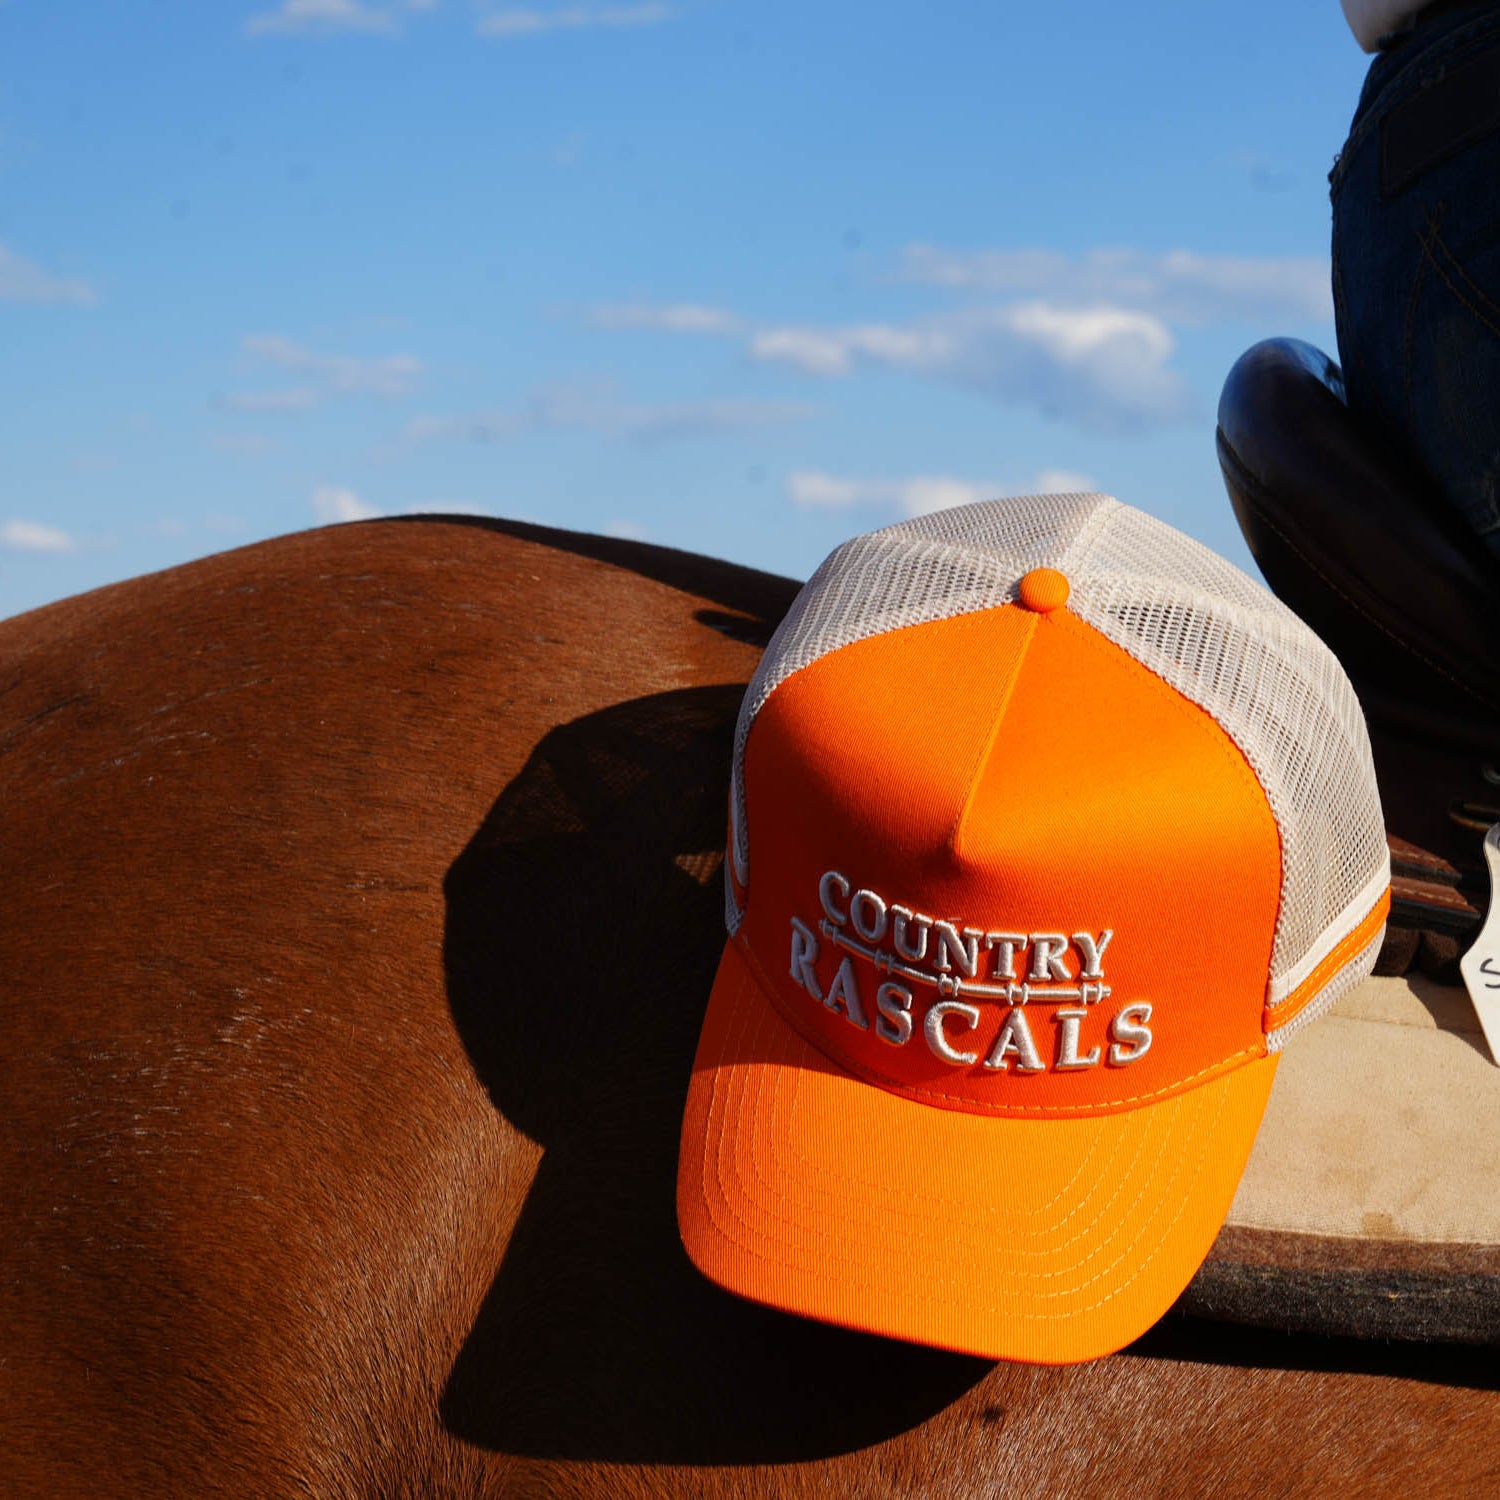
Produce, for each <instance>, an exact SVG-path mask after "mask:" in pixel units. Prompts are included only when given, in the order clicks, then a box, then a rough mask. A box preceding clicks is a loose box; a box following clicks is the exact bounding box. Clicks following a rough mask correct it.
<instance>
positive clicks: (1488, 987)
mask: <svg viewBox="0 0 1500 1500" xmlns="http://www.w3.org/2000/svg"><path fill="white" fill-rule="evenodd" d="M1484 857H1485V860H1486V861H1487V862H1488V864H1489V867H1490V909H1489V911H1488V912H1487V913H1486V914H1485V918H1484V926H1483V927H1481V928H1480V929H1479V936H1478V937H1477V938H1475V939H1474V946H1473V947H1472V948H1470V949H1469V951H1468V952H1467V953H1465V954H1464V956H1463V957H1462V958H1461V959H1460V960H1459V961H1458V968H1459V972H1460V973H1461V974H1462V975H1463V976H1464V988H1465V989H1467V990H1468V992H1469V999H1470V1000H1472V1001H1473V1002H1474V1010H1475V1012H1476V1014H1477V1015H1478V1016H1479V1024H1480V1025H1481V1026H1482V1027H1484V1039H1485V1041H1486V1042H1488V1043H1489V1048H1490V1058H1491V1059H1492V1060H1493V1061H1494V1062H1496V1063H1500V899H1497V898H1500V823H1495V824H1493V825H1492V826H1491V828H1490V831H1489V832H1488V833H1487V834H1485V836H1484Z"/></svg>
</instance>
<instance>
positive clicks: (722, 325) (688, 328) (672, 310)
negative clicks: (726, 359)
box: [589, 302, 744, 333]
mask: <svg viewBox="0 0 1500 1500" xmlns="http://www.w3.org/2000/svg"><path fill="white" fill-rule="evenodd" d="M589 321H590V322H591V323H592V324H593V325H594V327H595V328H655V329H660V330H661V331H662V332H664V333H735V332H737V331H738V330H739V329H740V328H742V327H743V326H744V324H743V321H742V320H741V319H740V318H738V317H736V316H735V314H734V313H732V312H728V311H726V310H725V309H724V308H722V307H705V306H703V305H702V304H701V303H697V302H672V303H667V304H665V305H654V304H651V303H645V302H624V303H616V304H610V305H606V306H603V307H595V308H592V309H591V310H590V312H589Z"/></svg>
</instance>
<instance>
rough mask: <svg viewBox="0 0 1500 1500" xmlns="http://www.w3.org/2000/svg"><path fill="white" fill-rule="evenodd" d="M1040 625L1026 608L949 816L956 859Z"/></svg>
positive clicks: (950, 835)
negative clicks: (1005, 674)
mask: <svg viewBox="0 0 1500 1500" xmlns="http://www.w3.org/2000/svg"><path fill="white" fill-rule="evenodd" d="M1001 608H1015V606H1014V605H1009V606H1007V605H1002V606H1001ZM1040 624H1041V616H1040V615H1036V614H1032V613H1030V612H1029V611H1028V614H1027V619H1026V634H1025V637H1024V639H1023V640H1022V641H1021V643H1020V646H1019V647H1018V649H1017V651H1016V656H1015V664H1014V666H1013V667H1012V668H1011V672H1010V676H1009V678H1008V679H1007V680H1006V683H1005V689H1004V691H1003V692H1002V693H1001V695H1000V702H999V703H998V704H997V705H996V708H995V712H994V714H993V716H992V721H991V723H990V730H989V733H988V734H987V735H986V736H985V741H984V744H983V745H982V746H981V747H980V750H979V755H978V758H977V759H976V760H975V762H974V768H973V769H972V770H971V771H970V772H969V775H968V778H967V780H966V782H965V786H966V787H967V790H966V791H965V793H964V800H963V802H962V803H961V804H960V805H959V809H958V812H957V814H956V815H955V817H954V819H953V826H952V827H951V828H950V829H949V830H948V848H949V849H950V850H951V851H952V852H953V854H954V855H955V856H956V857H957V858H959V859H962V858H963V854H962V850H961V848H960V845H961V844H962V842H963V833H964V824H965V823H966V822H967V821H968V817H969V814H970V812H972V811H973V808H974V798H975V796H976V795H977V794H978V791H979V783H980V782H981V781H982V780H983V779H984V769H985V767H986V766H987V765H988V764H989V761H990V756H991V755H992V754H994V750H995V741H996V740H997V739H999V737H1000V729H1001V726H1002V725H1003V724H1004V723H1005V716H1006V714H1007V713H1008V712H1009V711H1010V705H1011V700H1012V699H1013V698H1014V697H1015V695H1016V685H1017V683H1019V682H1020V680H1021V673H1022V671H1023V670H1024V669H1025V666H1026V657H1027V654H1028V652H1029V651H1030V649H1031V643H1032V641H1034V640H1035V639H1036V632H1037V627H1038V626H1039V625H1040Z"/></svg>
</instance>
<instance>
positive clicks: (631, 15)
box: [475, 3, 672, 41]
mask: <svg viewBox="0 0 1500 1500" xmlns="http://www.w3.org/2000/svg"><path fill="white" fill-rule="evenodd" d="M671 17H672V8H671V6H669V5H661V4H655V3H650V4H644V5H568V6H563V7H562V8H560V9H553V10H533V9H529V8H528V9H513V10H496V11H491V12H490V14H489V15H487V16H483V17H481V19H480V21H479V24H478V26H477V27H476V28H475V30H476V31H477V32H478V33H479V35H480V36H485V37H494V38H496V39H498V40H501V41H508V40H512V39H514V38H516V37H526V36H540V35H541V34H542V33H543V32H547V31H587V30H594V29H596V28H604V29H608V30H614V31H620V30H625V29H629V28H634V27H638V26H656V25H659V24H660V23H661V22H662V21H667V20H670V19H671Z"/></svg>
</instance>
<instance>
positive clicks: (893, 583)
mask: <svg viewBox="0 0 1500 1500" xmlns="http://www.w3.org/2000/svg"><path fill="white" fill-rule="evenodd" d="M1037 567H1051V568H1057V569H1058V570H1059V571H1061V572H1063V573H1064V574H1066V575H1067V577H1068V580H1069V583H1070V585H1071V594H1070V596H1069V600H1068V607H1069V608H1070V609H1071V610H1073V612H1074V613H1075V614H1076V615H1078V617H1079V618H1080V619H1082V620H1084V621H1086V622H1087V623H1088V624H1090V625H1092V626H1093V627H1094V628H1095V629H1097V630H1098V631H1099V632H1100V634H1101V635H1103V636H1105V637H1106V638H1107V639H1109V640H1110V641H1113V642H1114V643H1115V644H1116V645H1117V646H1119V647H1120V648H1121V649H1122V650H1124V651H1126V652H1128V653H1129V654H1130V655H1131V656H1133V657H1134V658H1135V659H1136V660H1137V661H1139V662H1141V663H1142V665H1144V666H1146V667H1147V668H1149V669H1150V670H1151V671H1153V672H1155V673H1156V674H1157V675H1158V676H1159V677H1161V678H1162V679H1163V680H1164V681H1166V682H1167V683H1169V684H1170V685H1171V686H1172V687H1174V688H1176V689H1177V691H1178V692H1180V693H1182V694H1183V696H1184V697H1186V698H1188V699H1189V700H1191V701H1192V702H1193V703H1196V704H1197V705H1199V707H1201V708H1202V709H1204V710H1205V711H1206V712H1207V713H1209V714H1210V715H1211V716H1212V717H1213V718H1214V719H1215V720H1217V721H1218V723H1219V724H1220V725H1221V726H1222V727H1223V729H1224V731H1225V732H1226V733H1227V734H1228V735H1229V737H1230V738H1231V739H1232V740H1234V742H1235V743H1236V744H1237V745H1238V746H1239V748H1240V750H1241V751H1242V752H1243V753H1244V756H1245V759H1246V760H1247V762H1248V763H1249V765H1250V767H1251V769H1252V770H1253V771H1254V773H1255V775H1256V777H1257V778H1258V780H1259V782H1260V784H1261V787H1262V788H1263V790H1264V791H1265V795H1266V800H1267V802H1268V803H1269V805H1270V808H1271V811H1272V814H1273V816H1274V817H1275V819H1276V823H1277V826H1278V829H1279V831H1280V835H1281V861H1282V887H1281V889H1282V897H1281V907H1280V911H1279V913H1278V917H1277V925H1276V935H1275V939H1274V943H1273V947H1272V956H1271V972H1270V975H1269V982H1268V994H1270V995H1273V996H1277V997H1279V996H1280V995H1282V994H1284V993H1285V992H1286V991H1287V990H1289V989H1290V988H1291V987H1292V985H1293V984H1294V983H1295V982H1296V981H1297V980H1298V979H1299V978H1300V977H1304V976H1305V975H1306V974H1307V973H1309V972H1310V971H1311V970H1312V968H1313V967H1314V966H1315V965H1316V964H1317V962H1319V961H1320V960H1321V958H1322V957H1323V956H1324V955H1326V954H1327V953H1328V952H1329V951H1330V950H1331V949H1332V948H1333V947H1334V946H1335V945H1336V944H1337V942H1338V941H1339V940H1340V939H1341V938H1342V937H1344V936H1345V935H1346V933H1347V932H1348V931H1350V930H1352V928H1353V927H1354V926H1355V925H1356V924H1357V923H1358V922H1359V921H1360V920H1361V919H1362V918H1364V917H1365V916H1366V915H1367V913H1368V911H1369V909H1370V907H1371V905H1373V902H1374V899H1375V898H1376V897H1377V896H1378V894H1379V891H1380V889H1381V882H1382V880H1383V878H1385V877H1386V876H1387V875H1388V872H1389V859H1388V854H1387V846H1386V841H1385V829H1384V823H1383V819H1382V816H1381V811H1380V804H1379V799H1378V795H1377V793H1376V789H1375V779H1374V768H1373V765H1372V762H1371V758H1370V746H1369V739H1368V736H1367V734H1366V731H1365V724H1364V718H1363V715H1362V714H1361V712H1360V708H1359V704H1358V701H1357V699H1356V698H1355V696H1354V691H1353V689H1352V688H1351V687H1350V685H1349V681H1348V678H1347V677H1346V676H1345V675H1344V672H1343V669H1342V668H1341V667H1340V666H1339V664H1338V662H1337V660H1336V659H1335V658H1334V656H1333V654H1332V653H1331V652H1330V651H1329V650H1328V648H1327V647H1326V646H1324V645H1323V643H1322V642H1321V641H1320V640H1319V639H1318V638H1317V637H1316V636H1315V635H1314V634H1313V633H1312V632H1311V631H1310V630H1309V629H1308V628H1307V627H1306V626H1305V625H1304V624H1303V623H1302V622H1301V621H1300V620H1299V619H1298V618H1297V617H1296V616H1295V615H1294V614H1293V613H1292V612H1291V611H1290V610H1289V609H1287V608H1286V606H1285V605H1283V604H1282V603H1281V602H1280V601H1279V600H1278V599H1276V598H1275V597H1274V596H1273V595H1272V594H1271V593H1269V592H1268V591H1267V590H1266V589H1265V588H1263V587H1262V586H1261V585H1259V584H1258V583H1256V582H1254V581H1253V580H1252V579H1250V578H1248V577H1247V576H1246V575H1245V574H1244V573H1242V572H1241V571H1240V570H1239V569H1238V568H1236V567H1234V566H1233V565H1232V564H1231V563H1228V562H1226V561H1225V560H1224V559H1223V558H1221V557H1219V556H1217V555H1216V554H1215V553H1213V552H1211V551H1210V550H1209V549H1208V548H1206V547H1204V546H1202V545H1200V544H1199V543H1197V542H1195V541H1193V540H1192V539H1191V538H1189V537H1186V536H1183V535H1182V534H1181V533H1180V532H1178V531H1175V530H1174V529H1173V528H1172V527H1170V526H1167V525H1166V524H1164V523H1163V522H1161V521H1157V520H1155V519H1153V518H1152V517H1151V516H1148V515H1146V514H1145V513H1144V512H1142V511H1138V510H1135V509H1133V508H1132V507H1130V506H1126V505H1122V504H1120V502H1119V501H1117V500H1114V499H1112V498H1111V497H1109V496H1107V495H1080V494H1070V495H1041V496H1031V497H1026V498H1021V499H1008V500H993V501H985V502H983V503H980V504H977V505H966V506H959V507H957V508H955V509H952V510H945V511H939V512H936V513H934V514H932V515H927V516H922V517H919V518H918V519H915V520H912V521H906V522H902V523H900V524H898V525H895V526H889V527H886V528H885V529H883V530H881V531H875V532H870V533H868V534H866V535H864V536H859V537H855V538H853V539H851V540H850V541H848V542H846V543H844V544H843V546H841V547H839V548H838V549H837V551H835V552H834V553H832V554H831V555H830V556H829V557H828V559H827V560H826V561H825V562H824V563H823V565H822V566H821V567H820V568H819V569H818V571H817V572H816V573H815V574H814V575H813V577H812V578H811V579H810V580H809V581H808V583H807V584H806V585H805V586H804V588H803V589H802V592H801V593H800V594H799V595H798V596H797V599H796V600H795V601H794V603H793V605H792V608H791V610H790V611H789V612H788V614H787V616H786V618H785V619H784V620H783V621H782V623H781V625H780V626H779V627H778V629H777V631H776V633H775V635H774V636H773V637H772V639H771V643H770V645H769V646H768V647H767V649H766V653H765V655H764V657H763V658H762V659H761V663H760V666H759V669H758V670H757V672H756V674H755V677H754V679H753V680H752V681H751V684H750V687H749V690H748V691H747V693H746V695H745V700H744V703H743V705H742V706H741V710H740V717H739V723H738V726H737V728H736V732H735V744H734V767H733V791H732V812H733V819H732V832H731V855H732V857H733V860H734V865H735V872H736V874H737V876H738V878H739V882H740V884H741V886H748V884H749V882H750V880H751V879H752V878H753V870H752V868H751V859H752V854H753V830H752V829H750V828H749V827H748V826H747V822H746V818H745V806H744V776H743V770H744V752H745V743H746V740H747V739H748V736H749V733H750V727H751V725H752V724H753V723H754V721H755V716H756V714H757V713H759V711H760V709H761V707H762V706H763V705H764V704H765V702H766V700H767V699H768V698H769V697H770V696H771V694H772V693H773V692H775V690H776V689H777V687H779V686H780V685H781V684H782V683H783V682H785V681H786V680H787V678H788V677H790V676H791V675H792V674H793V673H795V672H798V671H800V670H802V669H803V668H804V667H806V666H808V665H810V664H811V663H812V662H814V661H816V660H817V659H818V658H820V657H822V656H824V655H826V654H827V653H829V652H832V651H837V650H838V649H839V648H840V647H843V646H847V645H850V644H852V643H853V642H854V641H858V640H864V639H866V638H868V637H870V636H874V635H879V634H881V633H883V632H886V631H891V630H899V629H902V628H904V627H906V626H910V625H917V624H922V623H924V622H927V621H932V620H938V619H946V618H950V617H952V616H954V615H959V614H964V613H967V612H970V611H974V610H982V609H990V608H994V607H995V606H997V605H1001V604H1006V603H1009V602H1010V601H1011V600H1013V599H1014V598H1015V595H1016V588H1017V585H1018V584H1019V582H1020V580H1021V578H1022V577H1023V575H1025V574H1026V573H1027V572H1029V571H1030V570H1031V569H1033V568H1037ZM726 890H727V892H728V899H727V905H726V915H727V918H728V921H729V926H730V930H731V931H734V930H735V929H736V928H737V927H738V925H739V920H740V910H739V907H738V905H737V902H736V900H735V895H734V887H733V884H732V883H730V882H728V881H726ZM1377 949H1378V944H1377V945H1376V948H1374V949H1370V950H1367V951H1366V952H1364V953H1362V954H1360V955H1359V956H1357V957H1356V958H1355V959H1354V960H1353V961H1352V962H1351V963H1350V964H1349V965H1348V966H1346V967H1345V968H1344V969H1343V970H1341V971H1340V974H1339V976H1337V978H1336V979H1335V981H1334V982H1331V983H1329V984H1328V985H1326V986H1325V987H1324V989H1323V991H1322V994H1321V996H1320V997H1319V999H1318V1000H1317V1001H1315V1002H1314V1004H1313V1006H1312V1007H1310V1009H1309V1011H1307V1012H1304V1013H1303V1015H1302V1016H1299V1017H1298V1018H1296V1019H1295V1020H1294V1021H1292V1022H1290V1023H1288V1025H1287V1026H1284V1027H1282V1028H1281V1032H1282V1033H1283V1034H1285V1033H1288V1032H1289V1031H1290V1030H1291V1029H1292V1028H1293V1027H1295V1026H1299V1025H1300V1024H1302V1022H1303V1021H1304V1020H1305V1019H1309V1018H1310V1016H1311V1014H1314V1013H1316V1012H1318V1011H1321V1010H1323V1009H1325V1008H1326V1007H1327V1005H1329V1004H1331V1003H1332V1000H1333V999H1334V998H1336V996H1337V994H1339V993H1342V992H1343V990H1344V989H1346V988H1347V987H1348V983H1352V982H1354V981H1355V980H1357V979H1358V978H1360V977H1362V976H1363V974H1364V973H1365V972H1368V970H1369V968H1370V966H1371V965H1372V964H1373V962H1374V953H1375V951H1377ZM1351 974H1352V976H1353V978H1352V979H1350V978H1349V976H1350V975H1351ZM1345 980H1347V981H1348V983H1345V982H1343V981H1345ZM1282 1039H1283V1036H1282V1035H1278V1034H1277V1033H1276V1032H1272V1033H1271V1034H1270V1036H1269V1037H1268V1041H1269V1043H1270V1045H1271V1046H1272V1047H1273V1048H1274V1047H1276V1046H1278V1045H1279V1044H1280V1041H1281V1040H1282Z"/></svg>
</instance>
